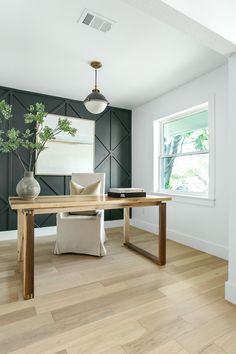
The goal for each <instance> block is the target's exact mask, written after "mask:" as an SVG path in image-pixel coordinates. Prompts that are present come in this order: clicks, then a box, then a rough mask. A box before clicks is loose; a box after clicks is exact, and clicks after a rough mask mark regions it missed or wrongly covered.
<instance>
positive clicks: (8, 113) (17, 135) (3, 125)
mask: <svg viewBox="0 0 236 354" xmlns="http://www.w3.org/2000/svg"><path fill="white" fill-rule="evenodd" d="M47 114H48V113H47V112H46V111H45V107H44V105H43V104H42V103H35V105H30V106H29V109H28V110H27V112H26V113H25V114H24V117H23V118H24V122H25V125H26V129H25V130H23V131H20V130H19V129H16V128H7V126H9V122H10V120H11V118H12V106H11V105H9V104H8V103H7V102H6V101H5V100H2V101H0V153H15V154H16V156H17V158H18V159H19V161H20V164H21V166H22V168H23V170H24V178H23V179H22V180H21V181H20V182H19V183H18V185H17V188H16V189H17V194H18V195H19V196H20V197H22V198H24V199H34V198H36V197H37V196H38V195H39V193H40V186H39V184H38V182H37V180H36V179H35V178H34V171H35V166H36V163H37V161H38V158H39V156H40V154H41V153H42V151H44V150H45V149H46V148H47V142H48V141H52V140H55V139H56V136H57V135H58V134H60V133H61V132H64V133H66V134H69V135H71V136H75V134H76V133H77V129H75V128H73V127H72V126H71V122H70V121H69V120H68V119H67V118H65V117H63V118H62V117H59V118H58V122H57V126H56V127H55V128H54V129H53V128H51V127H49V126H47V125H45V118H46V116H47ZM24 150H28V151H29V163H25V161H24V159H23V157H22V156H23V154H24Z"/></svg>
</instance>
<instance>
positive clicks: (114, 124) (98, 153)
mask: <svg viewBox="0 0 236 354" xmlns="http://www.w3.org/2000/svg"><path fill="white" fill-rule="evenodd" d="M2 99H5V100H6V101H7V102H8V103H10V104H12V105H13V123H12V125H13V126H14V127H16V128H18V129H23V128H24V121H23V114H24V113H25V112H26V109H27V108H28V107H29V105H30V104H35V103H36V102H42V103H44V105H45V107H46V111H47V112H48V113H53V114H59V115H65V116H69V117H77V118H78V119H79V118H86V119H92V120H95V121H96V122H95V134H96V137H95V172H105V173H106V191H107V190H108V189H109V188H110V187H130V186H131V111H130V110H125V109H120V108H115V107H108V108H107V110H106V111H105V112H103V113H102V114H100V115H96V116H95V115H92V114H90V113H89V112H88V111H87V110H86V109H85V107H84V105H83V103H82V102H81V101H75V100H69V99H63V98H60V97H54V96H48V95H43V94H37V93H32V92H27V91H22V90H16V89H9V88H5V87H0V100H2ZM24 161H25V162H27V161H28V153H27V152H25V154H24ZM0 171H1V173H0V231H3V230H12V229H15V228H16V213H15V212H13V211H11V210H10V208H9V205H8V196H10V195H15V194H16V193H15V189H16V184H17V183H18V181H19V180H20V178H21V177H22V175H23V170H22V167H21V165H20V163H19V161H18V160H17V157H16V156H15V154H10V155H6V154H0ZM37 179H38V181H39V183H40V185H41V194H42V195H60V194H68V193H69V191H68V186H69V180H70V178H69V177H66V176H64V177H63V176H38V177H37ZM105 218H106V220H116V219H120V218H122V210H113V211H106V213H105ZM36 225H37V226H50V225H55V215H37V217H36Z"/></svg>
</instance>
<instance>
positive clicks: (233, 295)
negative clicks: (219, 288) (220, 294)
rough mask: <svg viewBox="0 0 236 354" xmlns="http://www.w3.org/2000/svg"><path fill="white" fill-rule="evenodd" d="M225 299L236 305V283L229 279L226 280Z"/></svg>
mask: <svg viewBox="0 0 236 354" xmlns="http://www.w3.org/2000/svg"><path fill="white" fill-rule="evenodd" d="M225 299H226V300H228V301H230V302H232V303H233V304H235V305H236V285H235V284H233V283H231V282H229V281H226V282H225Z"/></svg>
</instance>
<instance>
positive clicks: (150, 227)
mask: <svg viewBox="0 0 236 354" xmlns="http://www.w3.org/2000/svg"><path fill="white" fill-rule="evenodd" d="M130 224H131V225H132V226H135V227H137V228H139V229H142V230H145V231H148V232H152V233H157V232H158V225H156V224H152V223H148V222H145V221H142V220H138V219H131V220H130ZM122 225H123V220H110V221H105V228H106V229H107V228H113V227H121V226H122ZM55 234H56V226H48V227H41V228H36V229H35V236H36V237H43V236H50V235H55ZM16 238H17V233H16V230H11V231H1V232H0V241H4V240H15V239H16ZM167 238H168V239H169V240H173V241H175V242H178V243H181V244H183V245H186V246H189V247H192V248H195V249H198V250H200V251H202V252H206V253H209V254H212V255H213V256H217V257H220V258H223V259H228V249H227V248H226V247H224V246H222V245H219V244H217V243H213V242H209V241H205V240H202V239H200V238H197V237H195V236H192V235H187V234H184V233H181V232H178V231H175V230H171V229H168V230H167Z"/></svg>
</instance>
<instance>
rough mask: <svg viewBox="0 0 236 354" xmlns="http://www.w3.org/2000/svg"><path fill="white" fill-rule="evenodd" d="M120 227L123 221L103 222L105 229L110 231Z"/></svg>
mask: <svg viewBox="0 0 236 354" xmlns="http://www.w3.org/2000/svg"><path fill="white" fill-rule="evenodd" d="M121 226H123V219H122V220H108V221H105V229H112V228H113V227H121Z"/></svg>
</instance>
